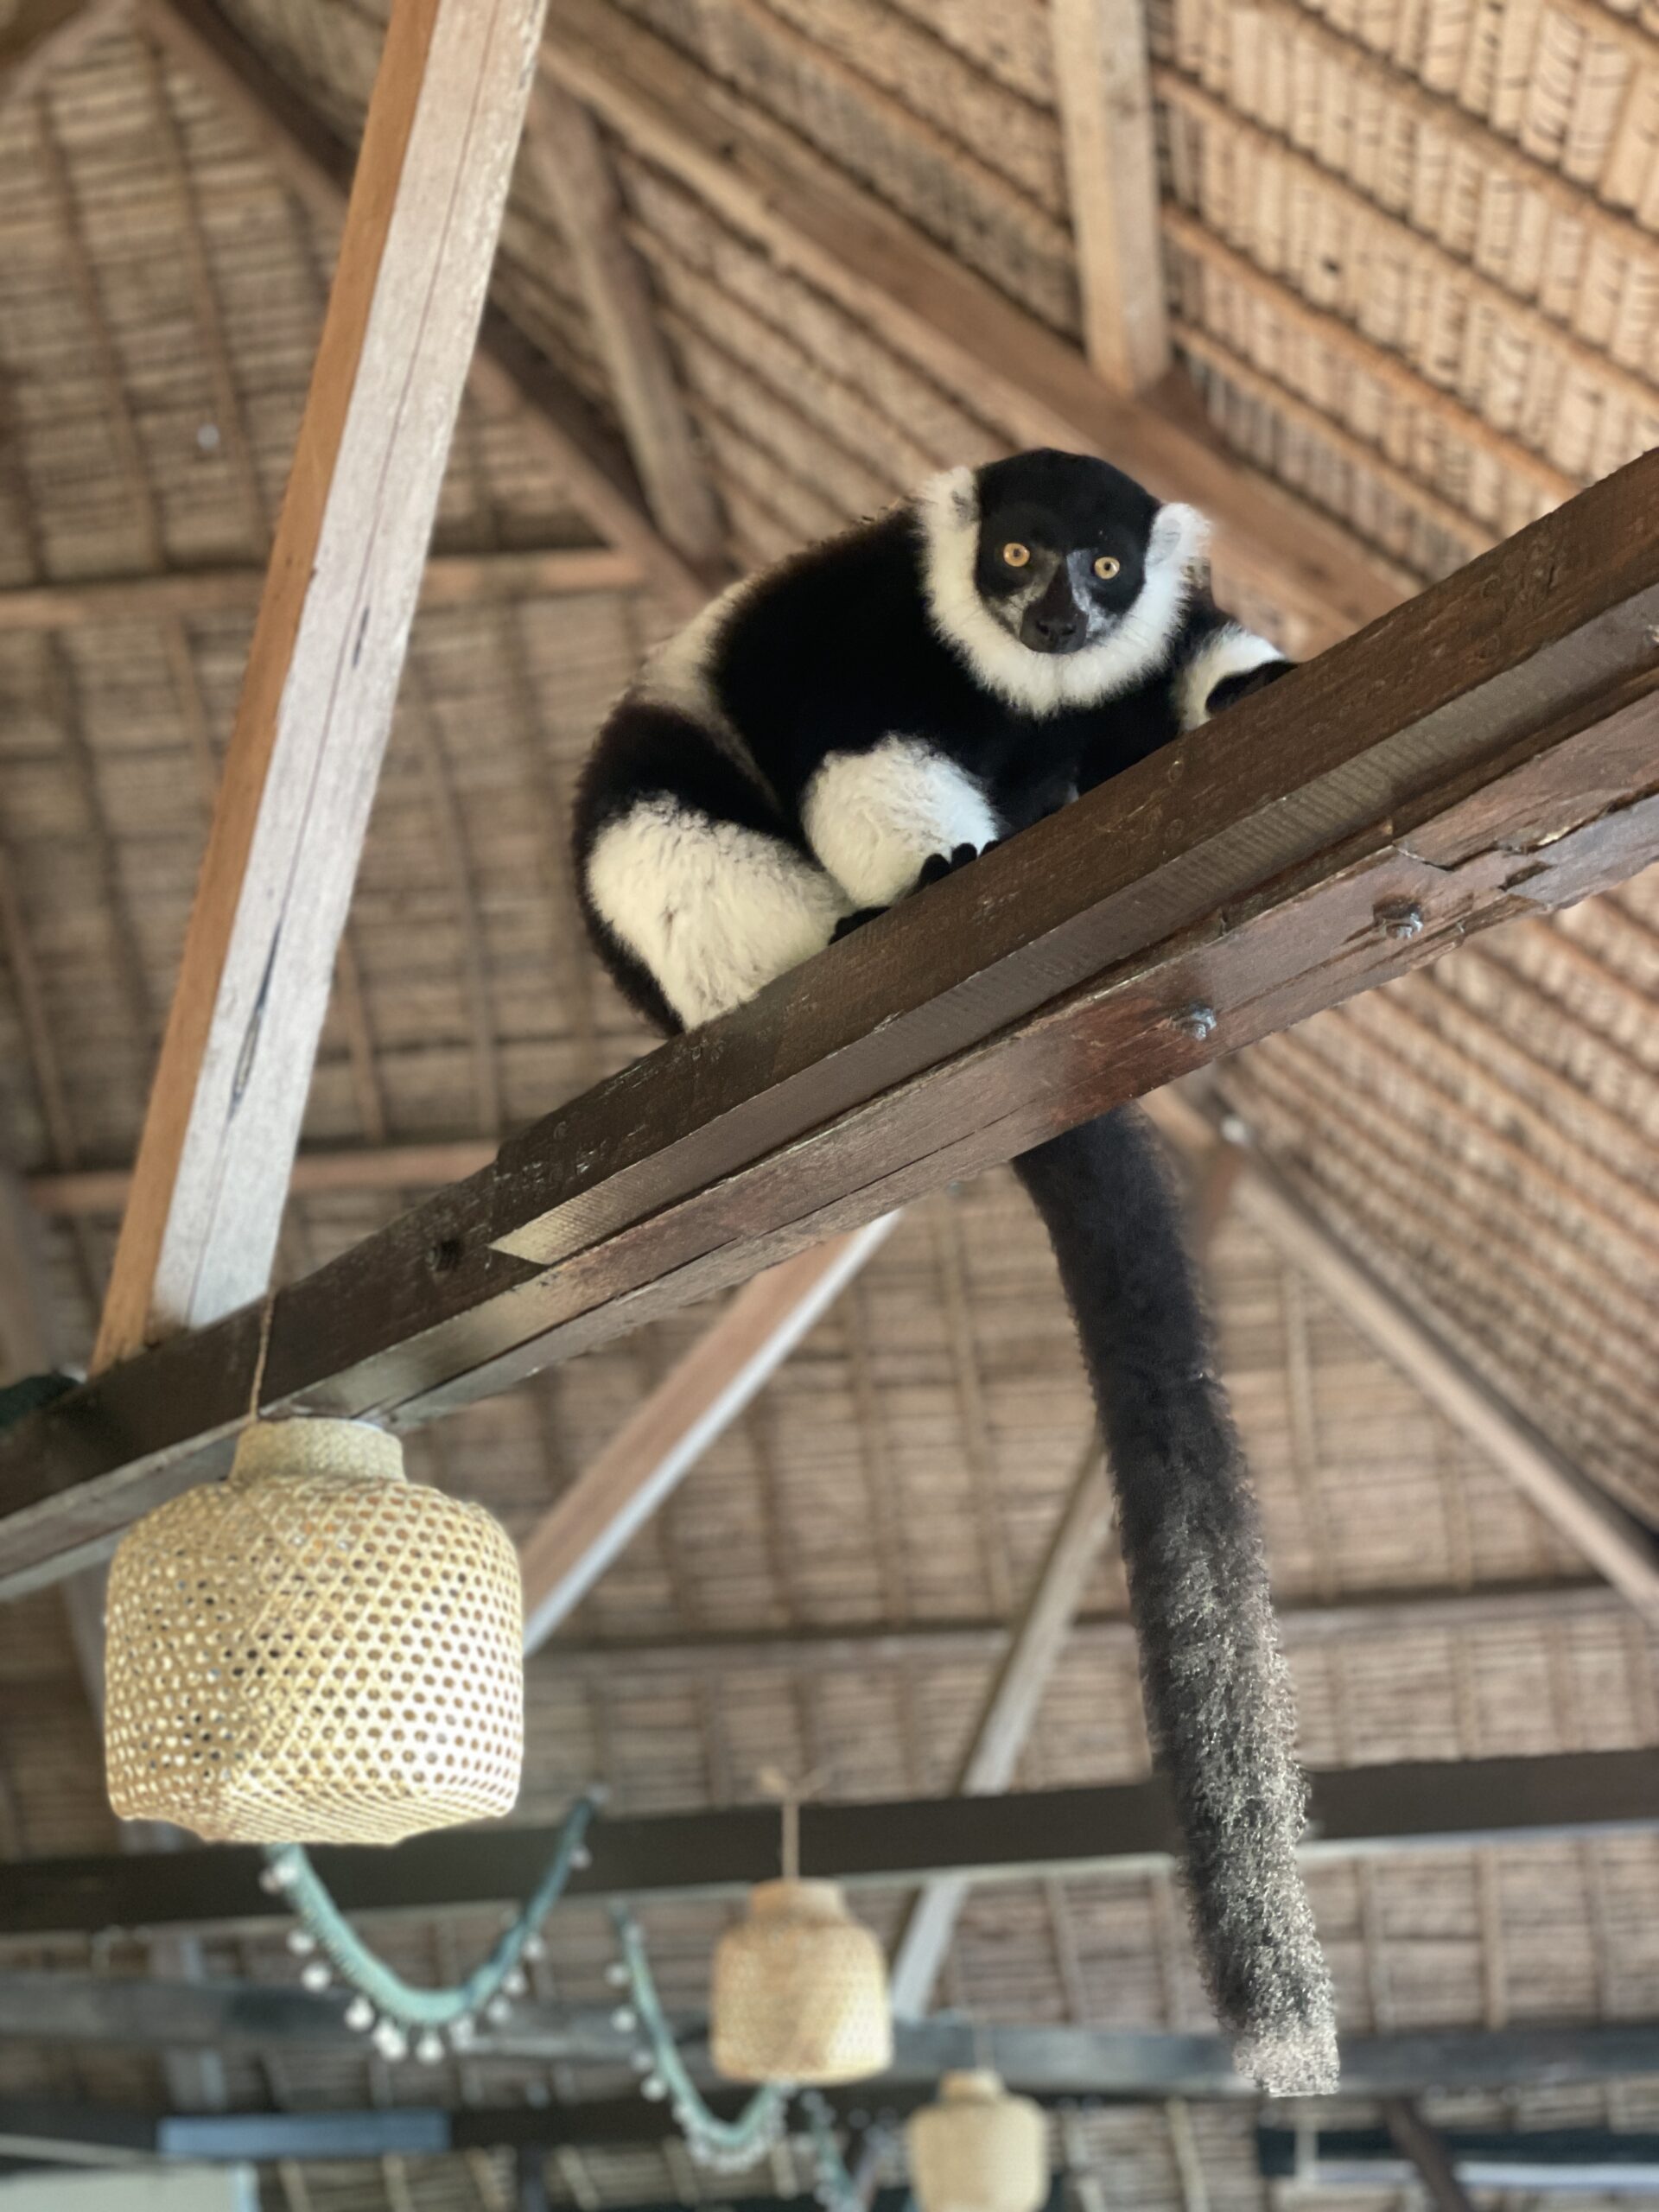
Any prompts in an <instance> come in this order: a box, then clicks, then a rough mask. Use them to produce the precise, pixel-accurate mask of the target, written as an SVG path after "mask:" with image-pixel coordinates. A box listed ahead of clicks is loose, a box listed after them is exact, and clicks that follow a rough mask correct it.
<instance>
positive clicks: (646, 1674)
mask: <svg viewBox="0 0 1659 2212" xmlns="http://www.w3.org/2000/svg"><path fill="white" fill-rule="evenodd" d="M1276 1610H1277V1615H1278V1620H1279V1628H1280V1633H1281V1637H1282V1640H1283V1641H1284V1643H1286V1644H1287V1645H1288V1646H1291V1647H1293V1648H1294V1647H1297V1646H1300V1647H1301V1648H1303V1649H1306V1648H1307V1647H1309V1646H1312V1645H1315V1644H1324V1643H1331V1642H1332V1641H1333V1640H1336V1639H1338V1638H1343V1639H1349V1640H1359V1639H1363V1638H1372V1637H1395V1636H1421V1635H1425V1634H1436V1635H1445V1636H1458V1637H1462V1636H1478V1635H1481V1634H1482V1633H1484V1632H1485V1631H1487V1630H1493V1629H1509V1630H1518V1631H1520V1632H1522V1633H1530V1634H1541V1633H1542V1632H1543V1630H1544V1629H1545V1628H1546V1626H1547V1625H1554V1626H1557V1627H1564V1628H1565V1627H1572V1626H1574V1625H1577V1624H1583V1623H1587V1622H1591V1621H1608V1620H1618V1619H1622V1618H1624V1599H1622V1598H1620V1597H1619V1595H1618V1592H1616V1591H1613V1590H1610V1589H1609V1588H1608V1586H1607V1585H1606V1584H1605V1582H1600V1581H1595V1582H1556V1581H1548V1582H1530V1583H1522V1584H1518V1585H1517V1584H1493V1585H1491V1586H1485V1587H1481V1588H1478V1589H1473V1590H1456V1591H1446V1590H1436V1589H1428V1590H1421V1589H1413V1590H1392V1591H1383V1590H1379V1591H1373V1592H1369V1593H1367V1592H1354V1593H1353V1594H1352V1595H1351V1596H1350V1597H1346V1598H1343V1599H1337V1600H1334V1601H1333V1602H1332V1603H1331V1604H1329V1605H1325V1604H1322V1603H1317V1602H1316V1603H1312V1604H1310V1603H1309V1602H1307V1601H1306V1599H1287V1600H1285V1601H1283V1602H1281V1604H1280V1605H1279V1606H1278V1608H1277V1609H1276ZM1012 1634H1013V1631H1012V1630H1010V1628H1009V1626H1008V1624H1007V1622H1006V1621H989V1620H962V1621H951V1620H937V1621H907V1622H906V1623H904V1624H894V1623H890V1622H871V1623H868V1624H863V1625H850V1624H849V1625H843V1626H839V1627H834V1628H829V1627H825V1628H798V1629H791V1630H786V1631H785V1632H783V1633H781V1634H779V1633H776V1632H774V1631H772V1630H769V1629H761V1630H741V1629H739V1630H727V1631H724V1632H722V1631H721V1630H710V1631H708V1632H706V1633H704V1634H702V1635H697V1636H689V1637H646V1638H643V1639H641V1638H636V1637H594V1638H593V1639H592V1640H589V1641H584V1642H582V1643H575V1642H574V1641H567V1640H565V1639H563V1638H561V1639H560V1640H559V1641H557V1642H556V1643H553V1644H552V1645H551V1646H550V1663H551V1664H552V1665H553V1666H554V1667H555V1668H556V1670H557V1673H558V1676H559V1679H560V1680H561V1681H580V1682H594V1683H603V1682H607V1681H611V1682H614V1681H621V1680H624V1679H628V1680H631V1681H632V1680H637V1679H639V1678H644V1679H645V1680H647V1681H649V1680H651V1679H652V1678H656V1677H661V1678H663V1679H665V1680H668V1681H685V1680H686V1679H688V1678H689V1677H695V1678H696V1679H697V1680H699V1681H715V1680H718V1679H719V1678H720V1677H721V1676H722V1675H734V1674H735V1675H744V1674H749V1673H752V1672H753V1671H756V1670H758V1669H779V1670H780V1671H781V1670H787V1669H792V1668H799V1669H806V1670H808V1671H810V1673H812V1674H814V1675H824V1674H858V1675H862V1674H868V1672H869V1671H870V1669H873V1668H880V1667H908V1666H919V1667H997V1666H999V1665H1000V1664H1001V1662H1003V1661H1004V1660H1005V1659H1006V1657H1007V1650H1008V1646H1009V1643H1010V1641H1011V1638H1012ZM1066 1649H1068V1650H1069V1651H1079V1650H1080V1651H1084V1652H1087V1653H1088V1654H1090V1656H1104V1655H1108V1654H1109V1655H1111V1656H1116V1657H1118V1658H1120V1659H1128V1658H1132V1657H1133V1656H1134V1655H1135V1624H1134V1623H1133V1622H1132V1621H1131V1620H1130V1618H1129V1617H1128V1614H1127V1613H1082V1614H1079V1615H1077V1617H1076V1618H1074V1619H1073V1621H1072V1623H1071V1632H1070V1635H1069V1637H1068V1638H1067V1642H1066Z"/></svg>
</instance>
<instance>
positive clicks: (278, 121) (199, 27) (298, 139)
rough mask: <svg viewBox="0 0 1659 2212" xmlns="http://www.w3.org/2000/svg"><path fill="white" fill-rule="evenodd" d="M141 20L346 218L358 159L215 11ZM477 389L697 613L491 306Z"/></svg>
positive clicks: (658, 582) (183, 3) (578, 416)
mask: <svg viewBox="0 0 1659 2212" xmlns="http://www.w3.org/2000/svg"><path fill="white" fill-rule="evenodd" d="M139 13H140V16H141V19H142V21H143V23H144V24H145V26H146V27H147V28H148V29H149V31H150V32H151V33H152V34H153V35H154V36H155V37H156V38H157V39H158V40H159V41H160V42H161V43H162V45H163V46H164V47H165V48H167V50H168V53H169V54H172V55H173V56H174V58H175V60H177V61H178V62H179V63H180V64H181V66H182V67H185V68H188V70H189V71H190V72H191V73H192V74H193V75H194V76H195V77H196V78H197V79H199V80H200V83H201V84H202V85H203V86H204V87H205V88H206V89H207V91H208V92H211V93H212V94H213V97H214V99H216V100H217V101H218V102H219V105H221V106H223V107H225V108H226V109H228V111H230V112H231V113H232V114H233V115H235V116H236V117H237V118H238V120H239V121H241V122H242V123H243V124H245V125H246V126H247V127H248V128H250V129H251V130H252V131H253V133H254V134H255V136H256V137H257V140H258V141H259V143H261V144H262V145H263V146H264V150H265V151H266V153H267V154H268V155H269V156H270V159H271V160H272V162H274V164H275V165H276V167H277V169H278V170H279V172H280V173H281V175H283V178H284V179H285V181H287V182H288V184H289V186H290V187H291V188H292V189H293V190H294V191H295V192H296V193H297V194H299V196H300V197H301V198H302V199H303V200H305V201H306V203H307V204H308V206H309V207H313V208H315V210H317V211H318V212H319V213H321V214H322V215H323V216H324V217H325V218H327V219H328V220H330V221H331V222H332V221H336V220H338V219H339V215H340V209H341V207H343V206H344V204H345V198H346V188H347V186H348V184H349V182H350V181H351V176H352V151H351V149H350V148H349V147H348V146H347V145H346V144H345V143H344V142H343V141H342V140H340V138H338V137H335V136H334V132H333V131H332V130H330V129H329V128H328V126H327V124H325V123H324V122H323V121H322V120H321V118H319V117H318V116H317V115H316V114H315V113H314V112H313V111H312V110H311V109H310V108H309V107H308V105H307V104H306V103H305V101H304V100H302V99H301V98H300V97H299V95H298V94H297V93H296V92H294V91H293V89H292V88H291V87H290V86H289V85H288V83H287V82H286V80H285V79H283V76H282V75H281V73H279V72H278V71H277V70H276V69H274V68H273V67H271V65H270V62H268V61H267V60H265V58H264V55H263V54H261V53H260V52H259V50H258V48H257V47H255V46H254V45H252V44H251V41H249V40H247V39H246V38H245V37H244V36H243V35H242V34H241V32H240V31H239V30H238V29H237V28H236V26H235V25H234V24H233V23H232V22H231V20H230V18H229V16H227V15H226V13H225V12H224V11H223V10H221V9H220V8H219V7H217V6H216V5H214V4H213V0H139ZM473 383H474V389H475V390H477V391H483V392H487V393H488V394H490V396H491V397H492V398H493V401H494V402H495V404H498V405H504V404H505V405H508V406H512V407H518V405H520V404H522V405H523V406H524V408H525V409H527V410H528V413H527V416H526V417H525V422H526V428H527V429H530V430H531V432H532V433H533V434H534V435H537V436H539V437H540V438H541V439H542V440H543V442H544V444H545V445H546V447H547V449H548V452H549V454H550V458H551V460H552V461H553V464H554V466H555V467H556V469H557V471H558V473H559V475H560V478H561V480H562V481H563V484H564V486H565V487H566V489H567V490H568V491H569V493H570V496H571V498H572V499H573V500H574V501H575V504H576V505H578V506H579V507H580V508H581V509H582V512H583V513H584V514H585V515H587V517H588V520H589V521H590V522H592V523H593V524H594V527H595V528H596V529H597V530H598V531H600V532H601V535H602V536H604V537H607V539H608V540H609V541H610V542H611V543H612V544H613V546H615V548H616V549H617V550H618V551H620V552H622V553H626V554H627V555H629V556H632V559H633V560H634V561H635V562H636V563H638V564H639V567H640V568H641V569H643V570H644V572H645V575H647V576H648V577H649V579H650V582H651V587H652V589H653V590H654V591H655V592H656V593H657V594H658V597H659V598H660V599H661V600H662V601H663V602H664V605H665V606H667V607H670V608H671V609H672V610H674V611H676V612H678V613H688V614H689V613H695V612H696V609H697V608H698V607H701V606H702V603H703V602H704V601H705V600H706V599H707V598H708V596H709V588H708V585H707V583H706V582H705V581H704V580H703V578H702V577H701V576H699V575H697V574H696V571H695V569H692V568H691V567H690V566H689V564H688V563H686V562H685V561H683V559H682V558H681V556H679V555H678V554H677V552H676V551H675V550H674V548H673V547H672V546H671V545H670V544H669V543H668V542H667V541H666V539H664V537H663V536H662V535H661V533H660V532H659V531H658V529H657V527H656V525H655V524H654V523H653V522H652V519H651V517H650V514H649V513H648V512H647V511H646V507H645V498H644V495H643V493H641V491H640V488H639V479H638V478H637V476H636V475H635V474H634V472H633V467H632V463H631V462H630V461H629V460H628V457H627V454H626V453H625V452H624V451H623V449H622V448H621V446H620V444H619V443H618V442H617V440H616V438H615V437H614V436H613V434H612V432H611V430H610V429H609V428H608V426H607V424H606V423H603V422H602V421H601V418H600V416H598V415H597V414H596V412H595V411H594V409H593V408H592V407H591V406H590V405H589V404H588V402H587V400H586V399H584V398H583V397H582V394H581V393H580V392H578V391H576V390H575V386H574V385H571V384H569V382H568V381H567V380H566V379H565V378H563V377H562V376H560V375H559V373H558V372H557V371H556V370H555V369H554V367H553V365H552V364H551V363H550V361H548V360H547V359H546V358H545V357H544V356H543V354H541V353H538V352H537V349H536V348H535V346H532V345H531V342H530V341H529V340H528V339H527V338H526V337H525V336H524V334H523V332H522V331H520V330H519V329H518V327H517V325H516V324H515V323H514V322H513V321H512V319H511V317H510V316H509V315H506V314H505V311H504V310H503V309H501V308H499V307H495V306H489V307H486V309H485V313H484V318H483V321H482V324H481V326H480V334H479V351H478V354H477V357H476V359H474V364H473Z"/></svg>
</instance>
